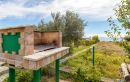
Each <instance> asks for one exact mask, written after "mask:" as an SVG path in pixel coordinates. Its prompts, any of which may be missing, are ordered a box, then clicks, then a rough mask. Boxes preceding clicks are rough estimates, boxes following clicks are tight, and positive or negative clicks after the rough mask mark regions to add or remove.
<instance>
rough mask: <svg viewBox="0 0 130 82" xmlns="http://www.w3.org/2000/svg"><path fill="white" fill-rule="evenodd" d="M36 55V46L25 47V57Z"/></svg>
mask: <svg viewBox="0 0 130 82" xmlns="http://www.w3.org/2000/svg"><path fill="white" fill-rule="evenodd" d="M33 53H34V46H33V45H29V46H28V45H26V46H25V55H31V54H33Z"/></svg>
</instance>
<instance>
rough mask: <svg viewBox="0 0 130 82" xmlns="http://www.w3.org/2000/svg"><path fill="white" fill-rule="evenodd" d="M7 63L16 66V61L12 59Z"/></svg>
mask: <svg viewBox="0 0 130 82" xmlns="http://www.w3.org/2000/svg"><path fill="white" fill-rule="evenodd" d="M7 63H8V64H12V65H15V61H14V60H11V59H7Z"/></svg>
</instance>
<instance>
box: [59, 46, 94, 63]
mask: <svg viewBox="0 0 130 82" xmlns="http://www.w3.org/2000/svg"><path fill="white" fill-rule="evenodd" d="M95 45H96V44H94V45H91V46H90V47H89V48H86V49H83V50H81V51H78V52H77V53H75V54H71V55H69V56H67V57H66V58H64V59H61V60H60V63H61V64H62V63H64V62H66V61H67V60H69V59H71V58H73V57H75V56H77V55H79V54H80V53H83V52H85V51H87V50H89V49H90V48H92V46H95Z"/></svg>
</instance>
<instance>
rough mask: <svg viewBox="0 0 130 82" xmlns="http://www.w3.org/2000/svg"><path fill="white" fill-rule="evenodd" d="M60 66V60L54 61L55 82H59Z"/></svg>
mask: <svg viewBox="0 0 130 82" xmlns="http://www.w3.org/2000/svg"><path fill="white" fill-rule="evenodd" d="M59 66H60V59H57V60H56V64H55V68H56V82H59V79H60V70H59V68H60V67H59Z"/></svg>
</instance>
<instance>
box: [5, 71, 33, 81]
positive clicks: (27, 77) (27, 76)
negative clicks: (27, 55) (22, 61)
mask: <svg viewBox="0 0 130 82" xmlns="http://www.w3.org/2000/svg"><path fill="white" fill-rule="evenodd" d="M8 79H9V78H7V79H5V80H4V82H8ZM32 79H33V77H32V71H23V70H21V71H20V70H16V82H23V81H24V82H32Z"/></svg>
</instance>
